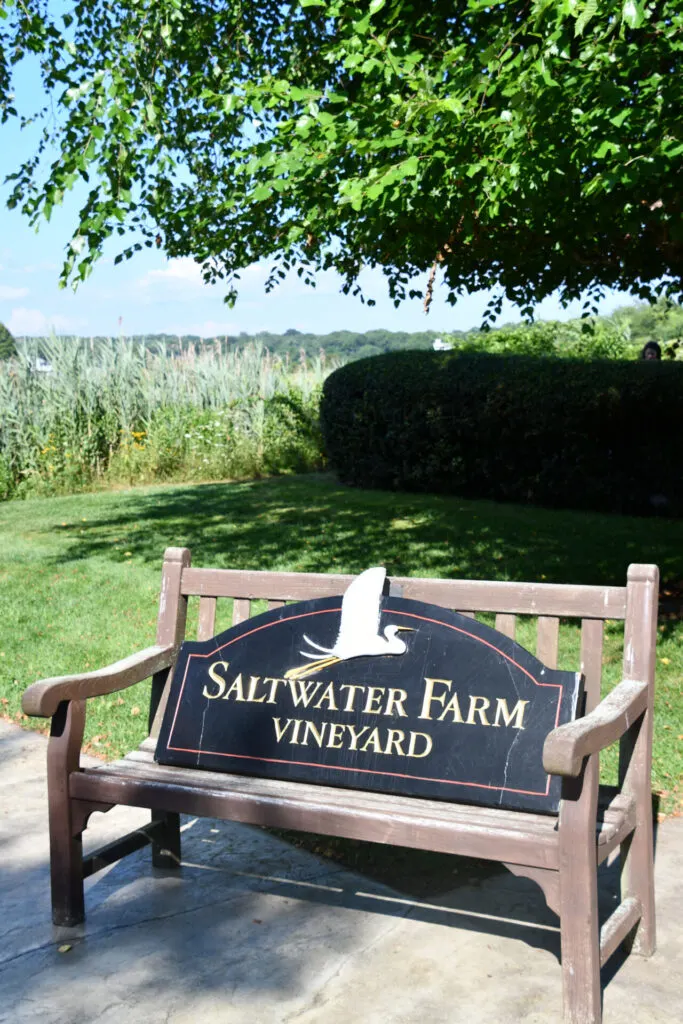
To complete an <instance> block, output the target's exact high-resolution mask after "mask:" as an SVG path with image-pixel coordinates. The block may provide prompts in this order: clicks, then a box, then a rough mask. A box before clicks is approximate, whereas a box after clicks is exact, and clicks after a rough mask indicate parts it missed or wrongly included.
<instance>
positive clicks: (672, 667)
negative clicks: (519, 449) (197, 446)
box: [0, 475, 683, 813]
mask: <svg viewBox="0 0 683 1024" xmlns="http://www.w3.org/2000/svg"><path fill="white" fill-rule="evenodd" d="M168 545H185V546H187V547H190V548H191V549H192V554H193V562H194V564H196V565H213V566H224V567H230V568H236V569H243V568H244V569H246V568H251V569H281V570H299V571H320V572H328V571H335V572H351V573H356V572H360V571H362V570H363V569H365V568H367V567H368V566H370V565H377V564H383V565H386V567H387V570H388V572H389V573H390V574H401V575H415V576H417V575H425V576H445V577H457V576H461V577H469V578H473V579H484V578H490V579H508V580H540V581H547V582H554V581H556V582H565V583H613V584H619V585H622V584H623V583H624V581H625V576H626V567H627V565H628V563H629V562H632V561H633V562H650V561H652V562H657V563H658V564H659V566H660V568H661V570H662V576H663V580H664V586H663V590H664V591H667V590H669V591H672V590H675V591H676V592H680V590H681V581H683V522H681V521H671V520H652V519H637V518H626V517H619V516H608V515H590V514H586V513H580V512H562V511H554V510H553V511H551V510H544V509H537V508H526V507H525V508H523V507H520V506H514V505H498V504H494V503H492V502H474V501H464V500H460V499H457V498H445V497H433V496H429V495H408V494H395V493H386V492H381V491H360V490H351V489H348V488H344V487H341V486H340V485H338V484H336V483H335V482H334V481H333V480H332V479H331V478H329V477H326V476H323V475H321V476H311V475H308V476H305V477H286V478H279V479H272V480H265V481H260V482H253V483H241V484H204V485H191V486H189V485H188V486H173V487H170V486H169V487H154V488H146V489H138V490H133V491H118V492H116V491H114V492H106V493H99V494H81V495H76V496H71V497H64V498H44V499H33V500H28V501H24V502H9V503H4V504H2V505H0V550H2V552H3V558H2V566H1V568H0V713H2V715H3V716H4V717H7V718H9V719H11V720H13V721H19V722H21V724H23V725H27V726H31V727H43V728H44V727H45V726H46V724H47V723H46V722H44V721H42V720H40V719H37V720H31V721H29V720H28V719H26V718H25V717H22V715H21V710H20V699H21V693H22V691H23V690H24V688H25V687H26V686H27V685H28V684H29V683H31V682H33V681H34V680H35V679H37V678H40V677H45V676H55V675H60V674H63V673H68V672H73V671H84V670H87V669H94V668H96V667H98V666H100V665H103V664H106V663H108V662H110V661H113V660H115V659H117V658H119V657H123V656H124V655H126V654H129V653H131V652H133V651H135V650H138V649H140V648H141V647H144V646H146V645H147V644H149V643H151V642H153V639H154V630H155V618H156V609H157V601H158V590H159V580H160V568H161V559H162V555H163V551H164V548H165V547H166V546H168ZM223 604H224V605H225V607H223V608H222V609H220V605H219V620H218V626H219V628H224V627H225V626H227V625H228V624H229V621H230V608H229V606H228V604H229V603H228V602H223ZM194 616H196V608H194V609H191V618H190V623H191V626H192V623H193V621H196V620H194V618H193V617H194ZM659 628H660V634H659V649H658V672H657V706H656V722H655V755H654V788H655V790H656V791H658V792H659V793H661V794H662V809H663V810H664V811H666V812H667V813H676V811H680V809H681V808H682V807H683V799H682V798H683V792H682V790H681V786H680V781H681V776H682V774H683V742H682V741H683V736H682V735H681V734H682V733H683V714H682V709H683V696H682V694H681V690H682V683H683V623H682V622H681V621H680V617H676V616H674V615H671V616H667V617H663V618H662V621H661V623H660V627H659ZM621 634H622V630H621V628H620V627H619V625H618V624H617V623H613V624H610V625H609V626H608V629H607V638H606V646H605V679H606V683H607V685H611V684H613V683H614V682H616V681H618V679H619V678H620V670H621V666H620V654H619V646H620V642H621ZM518 639H519V640H520V642H521V643H523V644H524V645H525V646H527V647H529V648H530V649H531V650H533V648H534V640H533V634H532V632H531V627H530V625H529V624H526V623H524V622H522V623H521V625H520V632H519V636H518ZM560 662H561V664H560V667H562V668H569V669H576V668H577V667H578V629H577V628H576V627H575V626H573V625H570V624H567V625H566V626H563V628H562V631H561V646H560ZM146 685H147V684H141V685H140V686H139V687H133V688H131V689H130V690H128V691H125V692H124V693H122V694H121V695H114V696H112V697H107V698H99V699H98V700H96V701H94V702H92V706H90V705H89V714H88V722H87V726H86V740H87V746H88V749H89V750H90V751H91V752H92V753H95V754H99V755H101V756H104V757H112V756H116V755H119V754H120V753H121V752H122V751H123V750H124V749H125V748H128V747H129V746H130V745H131V744H133V743H136V742H139V741H140V739H142V738H143V735H144V728H145V704H146ZM613 770H614V756H613V754H611V755H610V754H608V755H607V757H606V758H605V771H606V773H607V776H608V777H609V775H610V773H612V772H613Z"/></svg>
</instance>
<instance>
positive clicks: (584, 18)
mask: <svg viewBox="0 0 683 1024" xmlns="http://www.w3.org/2000/svg"><path fill="white" fill-rule="evenodd" d="M597 9H598V4H597V0H585V3H584V5H583V9H582V11H581V13H580V14H579V16H578V18H577V19H576V25H575V26H574V32H575V34H576V35H577V36H580V35H583V30H584V29H585V28H586V26H587V25H588V23H589V21H591V19H592V18H594V17H595V15H596V13H597Z"/></svg>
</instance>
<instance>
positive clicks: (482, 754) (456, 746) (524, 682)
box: [155, 597, 582, 812]
mask: <svg viewBox="0 0 683 1024" xmlns="http://www.w3.org/2000/svg"><path fill="white" fill-rule="evenodd" d="M340 611H341V598H325V599H321V600H316V601H305V602H301V603H299V604H295V605H289V606H285V607H282V608H279V609H276V610H274V611H270V612H266V613H265V614H263V615H259V616H256V617H254V618H252V619H249V620H247V621H246V622H243V623H241V624H240V625H238V626H235V627H233V628H232V629H229V630H227V631H226V632H224V633H222V634H221V635H220V636H217V637H214V638H213V639H211V640H207V641H204V642H192V641H189V642H185V643H184V644H183V645H182V647H181V650H180V654H179V656H178V662H177V665H176V670H175V673H174V677H173V681H172V684H171V691H170V695H169V700H168V704H167V707H166V713H165V716H164V721H163V724H162V728H161V733H160V736H159V742H158V744H157V750H156V755H155V756H156V759H157V760H158V761H159V762H161V763H162V764H169V765H182V766H187V767H197V768H203V769H211V770H215V771H222V772H236V773H241V774H247V775H257V776H266V777H272V778H283V779H294V780H298V781H304V782H315V783H322V784H326V785H333V786H349V787H353V788H359V789H369V790H381V791H384V792H391V793H404V794H409V795H413V796H424V797H431V798H438V799H444V800H453V801H463V802H468V803H476V804H484V805H489V806H498V807H509V808H515V809H519V810H535V811H546V812H555V811H556V810H557V809H558V807H559V798H560V779H559V778H557V777H551V776H549V775H547V774H546V773H545V772H544V770H543V764H542V751H543V741H544V739H545V737H546V735H547V734H548V732H550V730H551V729H553V728H555V726H556V725H559V724H561V723H563V722H567V721H571V720H572V719H573V718H574V717H575V716H576V711H577V706H579V700H580V697H581V692H582V677H581V676H579V675H578V674H575V673H572V672H560V671H556V670H553V669H548V668H545V667H544V666H543V665H542V664H541V662H539V661H538V660H537V659H536V658H535V657H533V655H531V654H530V653H529V652H528V651H526V650H524V648H522V647H520V646H519V645H518V644H516V643H515V642H514V641H513V640H510V639H509V638H508V637H506V636H504V635H503V634H501V633H498V632H497V631H496V630H494V629H491V628H490V627H488V626H485V625H483V624H482V623H479V622H477V621H475V620H473V619H469V618H466V617H465V616H462V615H458V614H457V613H455V612H450V611H447V610H445V609H443V608H440V607H437V606H435V605H427V604H423V603H422V602H418V601H409V600H405V599H403V598H396V597H384V598H383V599H382V611H381V620H380V632H382V631H383V630H384V628H385V627H386V626H387V625H389V624H391V623H393V624H395V625H400V626H409V627H410V628H411V629H412V630H414V632H405V633H401V634H400V637H401V638H402V639H404V640H405V642H406V645H407V650H406V653H405V654H402V655H383V656H376V657H358V658H353V659H350V660H347V661H341V662H338V663H336V664H333V665H331V666H329V667H327V668H324V669H320V670H318V671H313V672H311V673H310V675H307V676H306V679H307V680H314V681H316V682H318V681H319V682H320V683H321V685H320V686H319V687H318V688H317V689H316V688H315V683H312V684H309V692H312V691H313V690H315V694H316V695H315V698H314V699H313V700H312V701H311V704H310V705H309V706H308V707H303V706H299V707H295V704H294V700H293V696H292V695H293V692H294V693H299V692H300V686H301V683H302V681H301V680H284V681H282V682H280V683H279V684H277V687H276V688H275V692H274V693H273V691H272V684H271V683H270V682H268V683H266V682H265V680H267V679H268V680H269V679H273V678H276V679H280V680H283V677H284V676H285V673H286V672H287V671H288V670H290V669H292V668H296V667H298V666H300V665H302V664H305V659H303V658H302V657H301V654H300V653H299V652H300V651H301V649H302V648H304V647H307V646H308V645H307V644H306V641H305V640H304V639H303V634H304V633H306V634H307V635H308V636H309V637H311V639H313V640H315V641H316V643H318V644H320V645H321V646H324V647H330V648H331V647H332V646H333V645H334V643H335V640H336V637H337V632H338V629H339V621H340ZM321 656H322V655H321ZM217 661H221V662H227V663H228V666H229V667H228V668H225V667H224V666H221V667H220V668H219V670H218V671H219V672H220V673H222V676H221V678H224V679H225V682H226V686H225V692H224V694H223V695H222V696H221V697H219V698H218V699H209V697H207V696H204V695H203V691H205V688H206V692H208V693H211V694H214V693H217V692H218V691H219V687H218V685H217V684H216V683H215V682H212V680H211V677H210V676H209V666H210V665H215V663H216V662H217ZM240 673H241V675H242V681H243V689H242V691H241V692H242V693H243V695H244V696H245V698H246V697H247V696H248V691H249V681H250V678H251V677H258V681H257V682H256V684H254V686H253V689H252V694H253V698H254V699H252V700H251V701H249V700H247V699H245V700H235V699H234V694H233V696H232V697H227V699H226V696H225V694H227V693H228V692H229V687H230V685H231V684H232V683H233V682H234V680H235V678H236V677H237V676H238V674H240ZM426 678H430V679H436V680H450V681H452V685H451V686H450V687H448V685H447V684H446V683H443V682H440V683H435V684H433V687H432V697H433V699H432V700H431V701H429V702H428V705H427V713H428V714H429V715H430V717H429V718H425V717H419V716H420V713H421V711H424V708H423V704H424V700H425V687H426V686H427V685H428V684H426V682H425V680H426ZM330 681H333V682H334V687H333V697H334V698H335V701H336V704H337V706H338V710H334V709H332V710H331V709H330V700H329V698H328V699H327V700H323V701H322V702H321V701H320V698H321V695H322V694H323V693H324V691H325V689H326V687H327V684H328V683H329V682H330ZM349 684H353V685H356V686H358V687H366V688H367V687H371V686H372V687H378V688H381V687H384V688H385V690H384V691H380V690H376V691H375V699H374V700H373V701H372V702H371V707H372V711H370V712H367V711H366V698H367V690H365V691H362V690H358V691H354V697H355V698H356V699H355V700H354V702H353V704H352V707H351V710H344V704H345V702H346V701H348V699H349V693H350V691H349V689H348V686H349ZM344 686H346V689H345V690H342V689H341V688H342V687H344ZM390 688H395V689H396V688H398V689H401V690H405V691H406V694H407V697H406V698H405V700H404V701H403V702H402V704H400V705H397V704H396V703H395V702H394V704H393V706H392V705H390V706H389V710H390V712H391V713H390V714H385V713H384V711H385V709H386V706H387V701H386V697H387V694H388V691H389V689H390ZM237 692H239V691H237ZM328 693H329V691H328ZM453 693H457V695H458V698H457V701H458V705H459V710H458V712H456V711H453V710H451V711H450V712H449V713H446V714H445V716H444V720H443V721H438V718H439V716H440V715H442V714H443V713H444V712H445V709H446V708H447V707H448V703H449V701H450V700H451V698H452V696H453ZM269 697H272V698H273V702H269V699H268V698H269ZM477 697H478V698H481V699H480V700H479V701H478V702H476V701H475V707H474V711H473V712H471V711H470V709H471V700H472V699H473V698H477ZM483 698H486V699H487V700H488V701H489V704H488V705H486V703H485V701H484V700H483ZM499 699H502V700H504V701H505V702H506V703H505V711H506V714H505V715H504V714H500V713H499V714H498V715H497V716H496V709H498V708H499V703H500V702H499ZM259 700H260V702H259ZM520 700H521V701H527V702H528V703H527V704H526V705H525V706H524V713H523V718H522V720H521V721H522V723H523V728H518V727H515V723H516V724H517V725H519V724H520V719H519V717H517V718H516V719H515V718H512V720H511V721H510V719H511V713H512V711H513V709H514V708H515V707H516V706H517V702H518V701H520ZM315 703H321V706H319V707H318V708H315V707H314V705H315ZM401 708H402V709H403V711H405V715H401V714H400V713H399V712H400V709H401ZM477 709H486V710H484V711H483V719H482V715H481V714H479V712H478V710H477ZM506 716H507V718H508V723H507V724H506ZM458 717H459V718H460V719H462V721H457V720H454V719H456V718H458ZM275 718H276V719H278V728H279V729H280V738H279V739H278V736H277V735H276V728H275V724H274V719H275ZM289 720H291V722H292V723H293V722H294V721H295V720H301V721H302V722H305V721H308V722H311V723H313V724H314V725H315V727H316V729H317V734H318V735H321V733H322V735H323V737H324V740H325V742H324V743H323V745H320V742H319V741H316V740H315V733H311V732H309V733H305V731H304V730H305V726H303V725H302V726H299V727H298V736H297V734H296V733H294V730H295V729H296V728H297V727H296V726H295V725H293V724H291V723H290V724H289V725H287V724H286V723H288V721H289ZM468 720H469V723H470V724H468ZM495 720H497V723H498V724H495ZM487 721H488V724H485V722H487ZM325 722H326V723H328V724H327V726H326V731H325V730H322V723H325ZM331 723H340V726H343V728H338V729H337V730H336V733H334V734H333V735H334V737H335V740H336V742H333V744H332V746H328V745H327V742H328V740H329V737H330V735H331V734H330V731H329V730H330V729H331ZM349 725H351V726H352V727H353V728H354V729H355V732H356V735H357V736H358V735H360V736H362V739H361V740H358V741H357V743H356V746H357V748H358V749H355V750H354V749H350V748H351V747H352V746H353V734H352V730H350V729H348V726H349ZM363 727H367V728H366V729H365V732H363V733H360V730H361V729H363ZM375 729H377V730H378V731H377V733H376V734H375V736H374V737H372V730H375ZM390 729H393V730H401V733H398V734H397V733H394V737H396V736H397V735H401V734H402V735H403V736H404V740H403V741H402V742H401V743H400V744H399V745H398V746H397V745H396V744H395V743H394V744H393V745H392V744H390V743H389V730H390ZM283 730H284V732H283ZM411 733H416V734H419V735H418V736H416V738H415V739H414V740H413V741H412V742H413V752H414V753H415V754H417V755H418V756H408V751H409V749H410V742H411V740H410V735H411ZM425 734H426V735H427V736H428V737H429V740H431V744H432V746H431V750H430V752H429V753H428V754H427V756H419V755H420V754H421V753H422V752H423V751H424V750H425V749H426V748H427V747H428V740H426V739H424V738H420V737H421V736H424V735H425ZM304 735H305V736H306V740H307V742H306V743H303V742H302V739H303V738H304ZM293 736H295V737H296V738H298V740H299V742H298V743H293V742H291V740H292V737H293ZM364 746H365V748H366V749H365V750H363V747H364ZM385 749H389V753H385V752H384V750H385ZM380 751H381V752H380ZM399 751H400V753H399Z"/></svg>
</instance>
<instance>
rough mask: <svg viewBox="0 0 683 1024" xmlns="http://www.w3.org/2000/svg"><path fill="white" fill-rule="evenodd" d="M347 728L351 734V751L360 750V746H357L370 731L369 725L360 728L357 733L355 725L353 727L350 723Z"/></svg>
mask: <svg viewBox="0 0 683 1024" xmlns="http://www.w3.org/2000/svg"><path fill="white" fill-rule="evenodd" d="M346 728H347V729H348V730H349V732H350V733H351V743H350V744H349V750H358V746H357V744H358V740H359V739H360V738H361V736H362V735H363V733H364V732H367V731H368V729H369V728H370V726H369V725H362V726H361V727H360V729H359V730H358V732H356V727H355V725H351V723H350V722H349V724H348V725H347V727H346Z"/></svg>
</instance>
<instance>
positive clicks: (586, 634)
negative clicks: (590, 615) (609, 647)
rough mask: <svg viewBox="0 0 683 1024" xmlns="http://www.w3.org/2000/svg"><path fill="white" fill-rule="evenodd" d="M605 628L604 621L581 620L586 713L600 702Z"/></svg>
mask: <svg viewBox="0 0 683 1024" xmlns="http://www.w3.org/2000/svg"><path fill="white" fill-rule="evenodd" d="M604 627H605V623H604V622H603V621H602V619H582V620H581V672H582V673H583V678H584V688H585V693H586V707H585V713H588V712H589V711H592V710H593V708H594V707H597V705H598V704H599V702H600V684H601V680H602V648H603V642H604ZM626 678H628V679H631V678H633V677H631V676H627V677H626Z"/></svg>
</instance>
